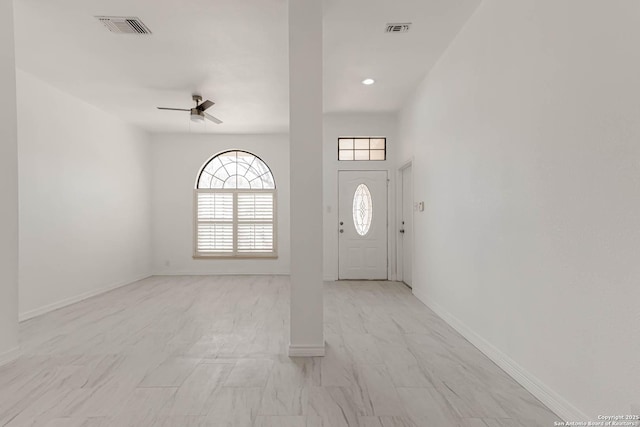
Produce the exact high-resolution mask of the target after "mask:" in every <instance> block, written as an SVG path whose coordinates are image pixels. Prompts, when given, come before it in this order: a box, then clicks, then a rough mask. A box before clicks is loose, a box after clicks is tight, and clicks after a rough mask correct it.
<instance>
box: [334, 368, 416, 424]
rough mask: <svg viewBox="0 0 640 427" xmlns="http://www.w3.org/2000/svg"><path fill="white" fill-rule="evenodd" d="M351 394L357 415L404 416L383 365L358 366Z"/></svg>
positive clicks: (394, 389) (395, 391)
mask: <svg viewBox="0 0 640 427" xmlns="http://www.w3.org/2000/svg"><path fill="white" fill-rule="evenodd" d="M345 389H346V390H350V391H351V392H352V393H353V397H354V400H355V402H356V405H357V408H358V415H376V416H381V415H404V414H405V411H404V408H403V407H402V404H401V403H400V398H399V396H398V392H397V390H396V388H395V387H394V385H393V381H392V380H391V376H390V375H389V373H388V372H387V368H386V367H385V365H358V366H357V368H356V384H354V385H353V386H352V387H350V388H345Z"/></svg>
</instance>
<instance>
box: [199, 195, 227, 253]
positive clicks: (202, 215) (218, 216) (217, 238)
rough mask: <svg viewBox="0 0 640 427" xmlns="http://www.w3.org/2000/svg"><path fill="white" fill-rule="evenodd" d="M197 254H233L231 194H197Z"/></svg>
mask: <svg viewBox="0 0 640 427" xmlns="http://www.w3.org/2000/svg"><path fill="white" fill-rule="evenodd" d="M197 215H198V220H197V239H196V240H197V253H198V254H202V255H207V254H212V253H229V254H232V253H233V193H210V192H198V193H197Z"/></svg>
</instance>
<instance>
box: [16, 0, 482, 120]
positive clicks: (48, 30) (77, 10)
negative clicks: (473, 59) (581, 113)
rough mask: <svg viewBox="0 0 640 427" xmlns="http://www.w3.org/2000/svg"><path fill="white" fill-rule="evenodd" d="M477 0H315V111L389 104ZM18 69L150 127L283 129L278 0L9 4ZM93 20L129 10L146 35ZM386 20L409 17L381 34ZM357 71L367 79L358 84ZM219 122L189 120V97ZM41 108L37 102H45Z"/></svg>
mask: <svg viewBox="0 0 640 427" xmlns="http://www.w3.org/2000/svg"><path fill="white" fill-rule="evenodd" d="M479 3H480V0H456V1H451V0H325V16H324V21H325V24H324V30H325V36H324V38H325V53H324V57H325V65H324V68H325V69H324V73H325V99H324V103H325V111H326V112H334V113H335V112H380V111H397V110H398V108H399V107H401V105H402V104H403V102H404V101H405V100H406V98H407V96H409V94H410V93H411V91H412V90H413V89H414V88H415V87H416V86H417V84H418V83H419V82H420V80H421V79H422V78H423V77H424V75H425V74H426V72H427V71H428V70H429V69H430V68H431V67H432V66H433V64H434V63H435V62H436V60H437V59H438V58H439V57H440V55H441V54H442V52H443V51H444V49H445V48H446V47H447V46H448V44H449V43H450V42H451V40H452V39H453V38H454V37H455V35H456V34H457V33H458V31H459V30H460V28H461V27H462V25H463V24H464V23H465V22H466V20H467V19H468V18H469V16H470V15H471V14H472V13H473V11H474V10H475V8H476V7H477V6H478V4H479ZM14 7H15V20H16V22H15V24H16V60H17V64H18V67H19V68H21V69H23V70H24V71H27V72H29V73H31V74H34V75H36V76H38V77H40V78H41V79H43V80H45V81H47V82H49V83H51V84H53V85H54V86H57V87H59V88H60V89H62V90H64V91H66V92H68V93H71V94H72V95H75V96H77V97H79V98H81V99H83V100H85V101H87V102H89V103H92V104H94V105H96V106H97V107H99V108H101V109H103V110H105V111H107V112H110V113H112V114H114V115H117V116H119V117H121V118H123V119H124V120H126V121H128V122H131V123H134V124H136V125H139V126H141V127H143V128H145V129H147V130H149V131H151V132H189V131H192V132H194V131H195V132H199V131H205V132H220V133H257V132H283V131H286V130H287V128H288V64H287V57H288V52H287V43H288V41H287V38H288V35H287V2H286V0H189V1H178V0H136V1H131V0H109V1H104V0H102V1H97V0H56V1H50V0H18V1H15V2H14ZM96 15H114V16H137V17H139V18H140V19H141V20H142V21H143V22H144V23H145V24H146V25H147V26H148V27H149V28H150V29H151V31H152V32H153V34H152V35H150V36H138V35H124V34H113V33H110V32H109V31H108V30H107V29H106V28H105V27H103V26H102V24H101V23H100V22H98V21H97V20H96V19H95V18H94V16H96ZM387 22H412V23H413V26H412V28H411V31H410V32H409V33H406V34H385V33H384V28H385V24H386V23H387ZM365 77H372V78H374V79H376V84H375V85H373V86H363V85H362V84H360V81H361V80H362V79H364V78H365ZM192 93H200V94H202V95H203V97H204V98H205V99H207V98H210V99H211V100H213V101H215V102H216V105H215V106H214V107H212V108H211V109H210V110H208V111H209V112H211V113H212V114H213V115H215V116H217V117H219V118H220V119H222V120H223V121H224V124H222V125H219V126H216V125H213V124H207V125H206V127H203V126H197V125H193V126H191V125H190V123H191V122H190V121H189V118H188V113H186V112H184V113H183V112H167V111H159V110H156V108H155V107H156V106H165V107H179V108H190V107H191V105H192V101H191V94H192ZM45 108H46V107H45Z"/></svg>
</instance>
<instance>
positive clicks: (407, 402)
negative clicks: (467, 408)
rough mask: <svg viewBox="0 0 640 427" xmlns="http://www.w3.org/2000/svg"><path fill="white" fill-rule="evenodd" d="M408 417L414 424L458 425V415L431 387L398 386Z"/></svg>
mask: <svg viewBox="0 0 640 427" xmlns="http://www.w3.org/2000/svg"><path fill="white" fill-rule="evenodd" d="M398 394H399V395H400V399H401V400H402V403H403V404H404V407H405V410H406V411H407V417H408V419H409V420H410V421H411V422H413V424H415V425H416V426H450V427H459V425H460V417H458V416H457V415H456V414H455V412H454V410H453V408H452V407H451V406H450V405H449V404H448V403H447V401H446V400H445V399H444V397H442V396H441V395H440V393H438V392H437V391H436V389H433V388H398Z"/></svg>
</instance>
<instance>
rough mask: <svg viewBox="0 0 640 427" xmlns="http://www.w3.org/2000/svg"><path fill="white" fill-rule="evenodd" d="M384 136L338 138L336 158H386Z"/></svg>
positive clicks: (385, 140) (348, 159) (354, 159)
mask: <svg viewBox="0 0 640 427" xmlns="http://www.w3.org/2000/svg"><path fill="white" fill-rule="evenodd" d="M386 159H387V139H386V138H361V137H359V138H356V137H353V138H338V160H341V161H344V160H346V161H351V160H353V161H358V160H386Z"/></svg>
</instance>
